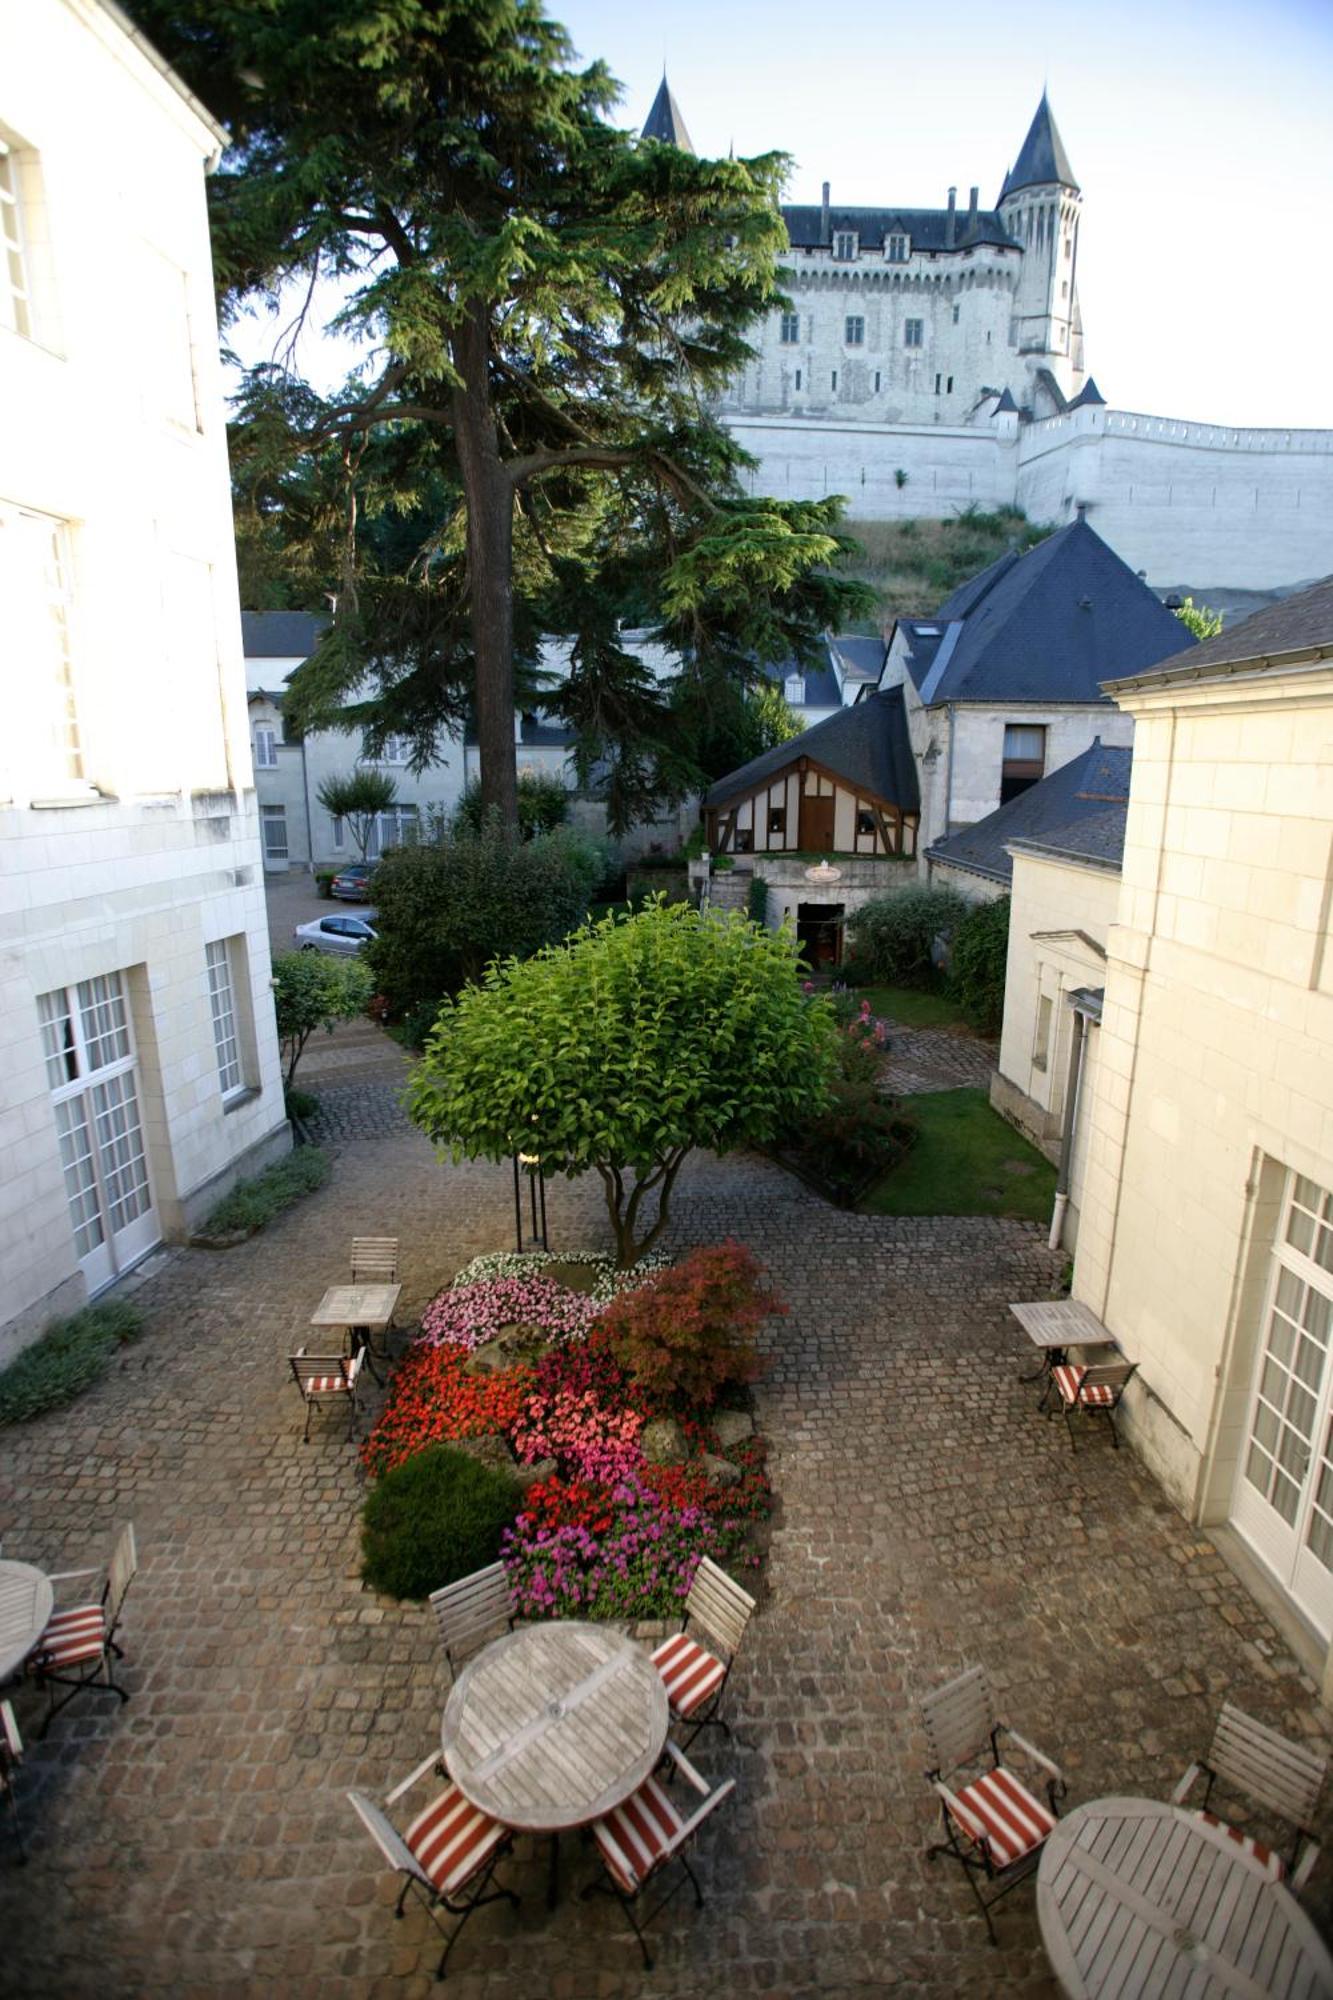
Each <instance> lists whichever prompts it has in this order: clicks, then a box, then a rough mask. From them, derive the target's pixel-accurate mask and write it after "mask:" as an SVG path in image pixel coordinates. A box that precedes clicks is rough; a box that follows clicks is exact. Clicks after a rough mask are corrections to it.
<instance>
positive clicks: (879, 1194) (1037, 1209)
mask: <svg viewBox="0 0 1333 2000" xmlns="http://www.w3.org/2000/svg"><path fill="white" fill-rule="evenodd" d="M900 1109H901V1110H902V1111H903V1112H904V1113H905V1114H906V1115H907V1116H908V1117H910V1118H911V1120H912V1122H913V1124H914V1125H915V1126H916V1128H917V1141H916V1144H915V1145H914V1146H913V1147H912V1150H911V1153H910V1154H909V1155H908V1157H907V1158H906V1159H904V1160H903V1161H902V1162H901V1163H900V1164H899V1165H898V1166H897V1167H896V1168H895V1169H894V1171H893V1172H892V1173H890V1174H888V1175H887V1176H886V1177H885V1179H884V1180H882V1181H881V1182H880V1183H879V1185H878V1186H877V1187H874V1188H872V1189H871V1191H870V1193H869V1194H868V1195H866V1196H865V1197H864V1198H863V1199H862V1200H861V1201H859V1202H858V1204H857V1206H858V1207H859V1208H860V1209H862V1210H863V1211H865V1212H866V1213H867V1214H870V1215H1017V1216H1022V1217H1023V1218H1024V1219H1026V1220H1027V1221H1029V1222H1041V1223H1046V1222H1049V1221H1050V1217H1051V1203H1052V1201H1053V1200H1054V1197H1055V1168H1054V1167H1053V1166H1052V1165H1051V1163H1050V1161H1049V1160H1048V1159H1047V1158H1046V1157H1045V1155H1044V1154H1042V1153H1039V1152H1038V1151H1037V1149H1036V1147H1035V1146H1030V1145H1029V1144H1028V1142H1027V1140H1026V1139H1024V1138H1023V1137H1022V1136H1021V1135H1020V1134H1019V1133H1017V1132H1016V1131H1015V1130H1014V1128H1013V1126H1012V1125H1010V1124H1008V1123H1006V1121H1005V1120H1004V1119H1003V1118H1001V1117H1000V1115H999V1113H998V1112H996V1111H993V1110H992V1109H991V1106H990V1103H989V1101H988V1099H987V1096H986V1093H985V1091H984V1090H973V1089H964V1090H932V1091H927V1092H923V1093H922V1094H921V1095H919V1096H914V1097H905V1098H903V1099H902V1101H901V1106H900Z"/></svg>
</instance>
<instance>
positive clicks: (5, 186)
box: [0, 139, 32, 334]
mask: <svg viewBox="0 0 1333 2000" xmlns="http://www.w3.org/2000/svg"><path fill="white" fill-rule="evenodd" d="M0 326H8V327H12V328H13V330H14V332H15V333H22V334H31V332H32V319H31V315H30V308H29V293H28V274H27V269H26V266H25V261H24V254H23V215H22V210H21V209H20V206H19V187H18V175H17V173H16V172H15V166H14V155H13V154H12V153H11V151H10V150H9V147H8V146H6V144H5V143H4V141H3V140H2V139H0Z"/></svg>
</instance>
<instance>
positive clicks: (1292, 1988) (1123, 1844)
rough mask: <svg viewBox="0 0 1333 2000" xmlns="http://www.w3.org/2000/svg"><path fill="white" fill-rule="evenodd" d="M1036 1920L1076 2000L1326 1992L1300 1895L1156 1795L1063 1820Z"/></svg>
mask: <svg viewBox="0 0 1333 2000" xmlns="http://www.w3.org/2000/svg"><path fill="white" fill-rule="evenodd" d="M1037 1919H1038V1921H1039V1923H1040V1924H1041V1935H1042V1942H1043V1944H1044V1945H1045V1946H1046V1953H1047V1956H1048V1958H1049V1959H1050V1961H1051V1970H1052V1972H1053V1973H1054V1974H1055V1976H1056V1978H1057V1979H1058V1980H1059V1982H1060V1985H1061V1987H1062V1989H1063V1990H1064V1992H1065V1993H1067V1994H1069V1995H1070V1996H1071V2000H1095V1996H1098V1995H1105V1996H1108V2000H1109V1996H1111V1995H1115V1996H1116V2000H1155V1996H1157V1995H1161V1994H1166V1993H1171V1994H1175V1993H1186V1992H1189V1993H1194V1992H1198V1993H1201V1994H1202V1993H1204V1992H1205V1991H1206V1992H1207V1994H1208V1995H1209V1996H1210V2000H1213V1996H1216V2000H1223V1996H1231V1995H1236V1996H1237V2000H1241V1996H1243V2000H1272V1996H1274V1995H1282V1996H1283V2000H1318V1997H1319V1996H1324V2000H1326V1996H1327V1995H1329V1994H1330V1993H1333V1959H1331V1958H1330V1957H1329V1954H1328V1951H1327V1950H1326V1948H1325V1946H1324V1944H1323V1943H1322V1941H1321V1939H1320V1937H1319V1933H1318V1932H1317V1931H1316V1930H1315V1927H1314V1925H1313V1924H1312V1923H1311V1922H1310V1919H1309V1918H1308V1917H1307V1916H1306V1914H1305V1912H1304V1910H1303V1909H1302V1908H1301V1906H1300V1904H1299V1903H1298V1902H1297V1901H1296V1898H1295V1897H1294V1896H1293V1895H1291V1893H1290V1892H1289V1891H1288V1890H1286V1889H1284V1888H1282V1886H1281V1885H1280V1884H1279V1883H1277V1882H1274V1881H1273V1880H1272V1879H1271V1877H1270V1876H1269V1874H1268V1873H1267V1871H1266V1870H1265V1869H1263V1868H1261V1867H1260V1865H1259V1863H1258V1862H1257V1861H1255V1860H1254V1859H1253V1858H1252V1857H1251V1856H1250V1855H1248V1854H1246V1853H1245V1852H1244V1850H1243V1849H1242V1847H1241V1846H1240V1844H1239V1842H1238V1841H1235V1840H1233V1839H1232V1838H1231V1836H1230V1835H1229V1834H1228V1833H1226V1832H1225V1831H1224V1830H1223V1829H1222V1828H1220V1827H1214V1826H1208V1825H1207V1824H1206V1823H1205V1822H1204V1821H1203V1820H1202V1819H1200V1818H1199V1817H1198V1816H1197V1815H1196V1814H1194V1813H1191V1812H1187V1811H1186V1810H1185V1808H1184V1807H1183V1806H1173V1805H1167V1804H1165V1803H1163V1802H1162V1801H1161V1800H1158V1799H1093V1800H1092V1802H1091V1803H1090V1804H1088V1805H1085V1806H1079V1807H1077V1809H1076V1810H1075V1811H1074V1812H1071V1813H1070V1814H1069V1816H1068V1818H1067V1819H1062V1820H1060V1821H1059V1822H1058V1824H1057V1825H1056V1827H1055V1830H1054V1832H1053V1833H1052V1834H1051V1835H1050V1836H1049V1838H1048V1839H1047V1841H1046V1844H1045V1846H1044V1847H1043V1848H1042V1851H1041V1862H1040V1865H1039V1867H1038V1870H1037Z"/></svg>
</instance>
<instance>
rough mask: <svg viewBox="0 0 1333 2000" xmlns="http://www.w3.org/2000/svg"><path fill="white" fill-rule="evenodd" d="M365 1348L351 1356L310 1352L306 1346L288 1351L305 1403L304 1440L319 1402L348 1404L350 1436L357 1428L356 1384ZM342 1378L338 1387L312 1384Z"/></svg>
mask: <svg viewBox="0 0 1333 2000" xmlns="http://www.w3.org/2000/svg"><path fill="white" fill-rule="evenodd" d="M364 1358H365V1349H364V1347H359V1348H358V1349H357V1350H356V1352H355V1354H353V1355H352V1357H351V1359H350V1360H349V1359H348V1357H347V1356H346V1355H345V1354H307V1353H306V1350H305V1349H304V1347H298V1348H297V1350H296V1352H295V1354H289V1355H288V1357H287V1365H288V1367H289V1368H290V1369H291V1371H292V1375H293V1377H294V1378H295V1381H296V1386H297V1388H298V1389H299V1390H300V1392H301V1400H302V1401H303V1402H304V1404H305V1429H304V1430H303V1431H302V1433H301V1442H302V1444H309V1442H310V1413H311V1411H312V1410H313V1409H314V1408H315V1406H316V1404H324V1403H327V1404H342V1403H343V1402H346V1404H347V1435H348V1437H349V1438H351V1437H352V1436H353V1435H354V1433H355V1431H356V1418H357V1400H356V1398H357V1384H358V1381H359V1378H360V1375H361V1369H362V1366H363V1364H364ZM332 1375H336V1376H338V1377H340V1378H341V1381H342V1383H343V1384H344V1386H343V1387H341V1388H338V1389H312V1388H311V1387H310V1384H311V1383H312V1382H315V1381H318V1380H320V1379H321V1378H322V1377H325V1376H332Z"/></svg>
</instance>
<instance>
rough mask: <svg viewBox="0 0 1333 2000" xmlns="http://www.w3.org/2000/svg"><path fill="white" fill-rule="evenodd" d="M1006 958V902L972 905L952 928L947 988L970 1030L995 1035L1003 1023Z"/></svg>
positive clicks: (1007, 928) (1007, 927)
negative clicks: (949, 988) (948, 986)
mask: <svg viewBox="0 0 1333 2000" xmlns="http://www.w3.org/2000/svg"><path fill="white" fill-rule="evenodd" d="M1008 955H1009V898H1008V897H1007V896H1001V897H1000V899H999V901H998V902H995V903H974V904H973V906H972V908H971V909H970V910H969V911H968V913H967V915H966V916H965V917H964V918H963V919H962V921H961V922H960V923H959V924H958V925H957V926H956V927H955V929H954V933H953V937H952V939H951V941H950V948H949V985H950V987H951V989H952V991H953V993H954V995H955V997H956V998H957V1001H958V1004H959V1006H960V1007H961V1008H962V1010H963V1012H964V1013H965V1014H966V1016H967V1018H968V1020H969V1021H970V1022H971V1023H972V1026H973V1027H974V1028H979V1029H980V1030H981V1032H982V1034H984V1035H998V1033H999V1032H1000V1027H1001V1025H1002V1023H1003V1020H1004V972H1005V964H1006V961H1007V959H1008Z"/></svg>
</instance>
